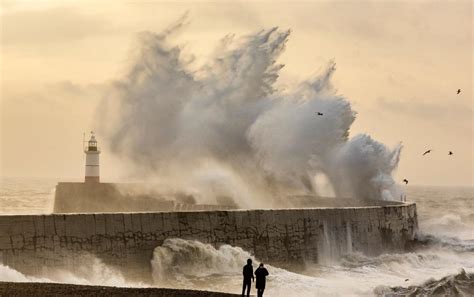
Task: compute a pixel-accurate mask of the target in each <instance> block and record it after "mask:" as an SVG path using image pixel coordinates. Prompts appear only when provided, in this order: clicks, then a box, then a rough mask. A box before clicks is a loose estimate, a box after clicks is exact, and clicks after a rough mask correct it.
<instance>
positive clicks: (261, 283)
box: [255, 263, 268, 297]
mask: <svg viewBox="0 0 474 297" xmlns="http://www.w3.org/2000/svg"><path fill="white" fill-rule="evenodd" d="M267 275H268V270H267V269H266V268H265V267H263V263H260V266H258V268H257V270H255V277H256V278H257V281H256V282H255V287H256V288H257V297H263V291H265V283H266V280H267V279H266V277H267Z"/></svg>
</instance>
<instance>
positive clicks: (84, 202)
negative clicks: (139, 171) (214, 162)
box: [54, 182, 233, 213]
mask: <svg viewBox="0 0 474 297" xmlns="http://www.w3.org/2000/svg"><path fill="white" fill-rule="evenodd" d="M141 187H143V185H140V184H116V183H92V182H91V183H77V182H76V183H73V182H66V183H58V185H57V186H56V193H55V197H54V212H55V213H78V212H80V213H97V212H101V213H105V212H143V211H193V210H225V209H231V208H233V207H232V206H225V205H220V206H219V205H206V204H195V203H193V201H192V200H193V198H192V197H190V196H186V195H179V194H174V195H173V196H171V195H166V194H162V193H156V192H153V191H151V190H150V191H148V192H147V193H146V194H143V190H142V191H141V192H142V194H137V193H138V192H139V191H137V189H140V188H141Z"/></svg>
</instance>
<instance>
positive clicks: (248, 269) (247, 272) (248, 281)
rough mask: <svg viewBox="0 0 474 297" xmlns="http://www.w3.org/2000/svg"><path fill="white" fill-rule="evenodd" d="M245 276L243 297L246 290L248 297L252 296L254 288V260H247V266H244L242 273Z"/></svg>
mask: <svg viewBox="0 0 474 297" xmlns="http://www.w3.org/2000/svg"><path fill="white" fill-rule="evenodd" d="M242 274H243V276H244V284H243V285H242V297H243V296H245V289H247V297H248V296H250V287H251V286H252V281H253V280H254V277H253V266H252V259H248V260H247V265H245V266H244V269H243V271H242Z"/></svg>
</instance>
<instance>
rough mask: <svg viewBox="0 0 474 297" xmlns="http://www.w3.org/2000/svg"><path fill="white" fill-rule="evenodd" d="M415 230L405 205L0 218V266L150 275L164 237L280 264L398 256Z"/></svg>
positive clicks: (411, 208) (409, 205) (410, 205)
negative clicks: (99, 268)
mask: <svg viewBox="0 0 474 297" xmlns="http://www.w3.org/2000/svg"><path fill="white" fill-rule="evenodd" d="M416 228H417V216H416V206H415V204H413V203H407V204H397V205H385V206H366V207H346V208H340V207H338V208H310V209H276V210H232V211H195V212H153V213H151V212H150V213H95V214H51V215H7V216H0V255H1V258H2V260H3V264H6V265H9V266H12V267H14V268H15V269H17V270H19V271H21V272H24V273H39V272H41V271H40V270H41V269H44V267H60V266H72V265H76V263H77V262H80V261H81V257H82V256H83V255H84V253H88V254H92V255H94V256H96V257H98V258H100V259H101V260H102V261H104V262H105V263H107V264H110V265H116V266H119V267H122V268H124V267H127V268H128V269H127V271H129V272H130V273H131V275H139V274H141V273H144V274H147V273H148V274H150V269H151V266H150V260H151V259H152V254H153V250H154V249H155V247H157V246H159V245H161V244H162V243H163V241H164V240H165V239H166V238H174V237H178V238H183V239H195V240H199V241H201V242H204V243H210V244H212V245H214V246H216V247H217V246H220V245H222V244H231V245H233V246H239V247H241V248H243V249H244V250H247V251H249V252H251V253H253V254H254V255H255V257H256V258H257V259H259V260H262V261H265V262H268V263H271V264H274V265H280V266H284V267H288V266H291V265H294V264H301V263H304V262H306V261H311V262H318V261H319V262H321V261H322V260H323V259H327V258H334V257H339V256H340V255H342V254H344V253H347V252H351V251H359V252H362V253H365V254H368V255H376V254H379V253H382V252H386V251H401V250H403V249H404V248H405V245H406V244H407V243H408V242H409V241H410V240H412V239H413V238H414V235H415V230H416Z"/></svg>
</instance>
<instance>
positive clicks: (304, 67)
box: [0, 0, 474, 186]
mask: <svg viewBox="0 0 474 297" xmlns="http://www.w3.org/2000/svg"><path fill="white" fill-rule="evenodd" d="M186 12H187V13H188V19H189V24H188V26H187V28H186V29H185V30H184V31H183V33H182V35H181V36H180V37H179V40H180V42H181V44H182V46H183V47H184V49H185V51H189V52H192V53H193V54H194V55H195V56H196V58H197V60H198V61H199V60H202V61H204V60H206V58H207V57H209V56H210V55H212V51H213V49H214V47H215V46H216V44H217V42H218V40H220V39H221V38H222V37H224V36H225V35H227V34H229V33H235V34H236V35H245V34H249V33H253V32H257V31H259V30H261V29H264V28H271V27H274V26H278V27H280V28H282V29H291V30H292V34H291V36H290V39H289V42H288V44H287V47H286V50H285V52H284V53H283V54H282V56H281V57H280V60H279V62H280V63H283V64H285V68H284V69H283V70H282V72H281V76H280V78H279V80H278V86H279V87H280V88H282V89H284V88H287V87H290V86H292V85H295V84H296V83H298V82H300V81H301V80H303V79H305V78H307V77H308V76H311V75H313V74H314V73H317V72H318V71H320V70H321V69H322V68H323V67H324V66H325V65H327V63H328V61H330V60H334V61H335V62H336V64H337V71H336V73H335V75H334V78H333V85H334V86H335V87H336V88H337V90H338V93H339V94H342V95H344V96H345V97H346V98H348V100H349V101H350V102H351V103H352V105H353V108H354V109H355V110H356V111H357V113H358V114H357V119H356V121H355V123H354V125H353V126H352V128H351V135H352V134H356V133H368V134H370V135H371V136H372V137H374V138H375V139H376V140H378V141H381V142H383V143H385V144H387V145H388V146H390V147H394V146H395V145H397V144H398V143H399V142H402V144H403V146H404V148H403V151H402V156H401V161H400V164H399V167H398V169H397V171H396V172H395V177H396V179H397V180H399V181H401V180H402V179H404V178H407V179H408V180H409V181H410V183H411V184H419V185H440V186H441V185H451V186H453V185H471V186H472V185H474V173H473V172H474V153H473V151H474V144H473V139H474V135H473V129H474V120H473V96H472V79H473V77H472V69H473V57H472V55H473V54H472V53H473V35H472V33H473V32H472V27H473V17H472V16H473V4H472V1H324V2H323V1H301V2H280V1H258V2H256V1H245V2H238V1H212V2H211V1H173V2H171V1H170V2H166V1H162V2H158V1H100V2H99V1H8V0H7V1H5V0H3V1H2V2H1V11H0V17H1V22H0V25H1V44H0V46H1V54H0V68H1V72H0V76H1V77H0V80H1V105H0V111H1V113H0V117H1V118H0V154H1V158H0V176H5V177H48V178H58V179H67V178H70V179H71V180H75V179H77V180H79V179H81V178H82V176H83V174H84V166H83V163H84V156H83V155H84V154H83V152H82V140H83V133H84V132H88V131H91V130H95V129H97V127H95V126H94V125H97V123H98V122H99V121H97V117H100V113H99V112H98V109H97V106H98V104H99V102H100V100H101V97H102V96H103V94H104V91H105V89H106V88H107V85H108V84H110V83H111V82H112V81H113V80H115V79H117V78H118V77H120V76H121V75H123V73H124V72H125V67H126V64H127V62H128V58H129V57H130V52H131V51H132V50H133V45H134V42H135V40H136V36H137V34H138V33H139V32H141V31H152V32H160V31H161V30H163V29H164V28H166V27H167V26H168V25H169V24H170V23H173V22H174V21H176V20H177V19H178V18H180V17H181V16H182V15H183V14H185V13H186ZM457 89H461V90H462V92H461V93H460V94H459V95H457V94H456V91H457ZM97 137H98V140H99V145H100V135H97ZM427 149H432V150H433V152H432V153H431V154H430V155H428V156H425V157H422V153H423V152H424V151H425V150H427ZM103 150H104V152H103V154H102V155H101V157H102V160H101V162H102V163H101V170H102V172H101V178H102V180H110V181H111V180H116V179H119V178H120V177H121V176H123V175H126V171H127V168H126V167H124V166H123V165H122V164H121V162H120V159H119V158H117V157H116V156H113V155H112V154H110V153H108V151H107V149H106V146H105V145H103ZM450 150H451V151H453V152H454V155H453V156H448V151H450ZM121 165H122V166H121Z"/></svg>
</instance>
